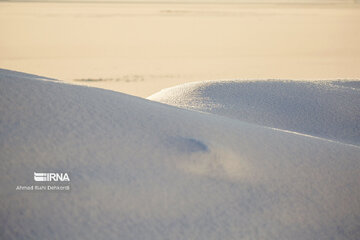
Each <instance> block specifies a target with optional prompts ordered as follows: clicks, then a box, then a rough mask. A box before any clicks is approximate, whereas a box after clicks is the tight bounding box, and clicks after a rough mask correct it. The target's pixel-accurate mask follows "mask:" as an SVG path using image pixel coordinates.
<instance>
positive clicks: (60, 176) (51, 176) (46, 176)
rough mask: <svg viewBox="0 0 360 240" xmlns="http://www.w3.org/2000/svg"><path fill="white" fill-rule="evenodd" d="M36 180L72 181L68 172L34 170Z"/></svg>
mask: <svg viewBox="0 0 360 240" xmlns="http://www.w3.org/2000/svg"><path fill="white" fill-rule="evenodd" d="M34 180H35V181H36V182H58V181H60V182H70V178H69V175H68V174H67V173H37V172H34Z"/></svg>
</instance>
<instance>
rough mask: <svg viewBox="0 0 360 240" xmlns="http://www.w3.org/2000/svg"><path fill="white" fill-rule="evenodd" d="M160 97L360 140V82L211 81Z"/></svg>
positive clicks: (299, 129) (278, 125) (263, 122)
mask: <svg viewBox="0 0 360 240" xmlns="http://www.w3.org/2000/svg"><path fill="white" fill-rule="evenodd" d="M149 99H151V100H154V101H159V102H163V103H166V104H170V105H174V106H178V107H181V108H186V109H193V110H197V111H202V112H210V113H215V114H218V115H223V116H227V117H231V118H235V119H238V120H241V121H246V122H250V123H256V124H259V125H264V126H268V127H273V128H279V129H284V130H289V131H295V132H298V133H303V134H309V135H312V136H318V137H323V138H328V139H332V140H335V141H341V142H345V143H350V144H354V145H360V81H312V82H310V81H279V80H268V81H227V80H224V81H207V82H195V83H188V84H184V85H180V86H175V87H172V88H168V89H164V90H162V91H160V92H159V93H156V94H154V95H152V96H150V97H149Z"/></svg>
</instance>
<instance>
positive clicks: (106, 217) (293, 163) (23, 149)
mask: <svg viewBox="0 0 360 240" xmlns="http://www.w3.org/2000/svg"><path fill="white" fill-rule="evenodd" d="M280 104H281V103H280ZM0 159H1V161H0V171H1V172H0V185H1V190H0V222H1V224H0V238H1V239H137V240H138V239H276V240H278V239H295V240H296V239H359V236H360V182H359V181H360V180H359V176H360V162H359V159H360V148H359V147H356V146H352V145H347V144H343V143H337V142H332V141H328V140H324V139H318V138H313V137H309V136H302V135H299V134H293V133H289V132H284V131H280V130H276V129H271V128H266V127H262V126H258V125H253V124H249V123H245V122H241V121H239V120H236V119H230V118H226V117H222V116H217V115H213V114H206V113H201V112H195V111H189V110H185V109H180V108H176V107H173V106H168V105H165V104H161V103H156V102H151V101H149V100H145V99H141V98H137V97H133V96H129V95H125V94H121V93H117V92H111V91H107V90H101V89H96V88H88V87H82V86H73V85H68V84H63V83H60V82H56V81H52V80H50V79H45V78H41V77H38V76H30V75H24V74H22V73H17V72H11V71H7V70H0ZM34 171H36V172H68V173H69V176H70V179H71V191H70V192H59V191H54V192H27V191H16V190H15V188H16V186H17V185H26V184H27V185H31V184H35V183H34V182H33V180H32V179H33V172H34Z"/></svg>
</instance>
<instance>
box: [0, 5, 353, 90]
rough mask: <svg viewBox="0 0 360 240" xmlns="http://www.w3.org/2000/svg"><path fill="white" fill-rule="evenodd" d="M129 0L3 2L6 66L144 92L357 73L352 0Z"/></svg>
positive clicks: (1, 58)
mask: <svg viewBox="0 0 360 240" xmlns="http://www.w3.org/2000/svg"><path fill="white" fill-rule="evenodd" d="M126 2H127V3H119V2H116V3H111V1H106V2H101V1H98V2H96V3H90V2H89V1H86V3H84V2H83V1H77V2H71V3H66V1H57V2H52V3H49V1H43V2H6V1H2V2H0V32H1V38H0V68H7V69H12V70H18V71H24V72H29V73H34V74H39V75H45V76H48V77H54V78H58V79H60V80H63V81H66V82H72V83H76V84H85V85H90V86H96V87H103V88H107V89H112V90H116V91H121V92H125V93H129V94H132V95H137V96H142V97H146V96H148V95H150V94H152V93H154V92H157V91H159V90H160V89H162V88H165V87H170V86H173V85H176V84H180V83H184V82H190V81H202V80H215V79H233V78H234V79H235V78H236V79H268V78H277V79H278V78H280V79H338V78H341V79H344V78H347V79H354V78H360V44H359V43H360V27H359V23H360V8H359V5H358V4H354V3H353V1H337V2H338V3H328V2H329V1H322V0H317V1H312V3H294V4H275V3H256V4H254V3H252V4H248V3H235V2H238V1H231V2H232V3H230V1H227V3H226V4H225V3H224V4H223V3H221V1H217V3H195V2H193V1H192V2H193V4H187V3H170V2H171V1H167V3H159V2H160V1H156V2H158V3H149V2H150V1H146V0H143V1H141V2H143V3H133V2H135V1H126ZM152 2H153V1H152ZM182 2H185V1H182ZM196 2H201V0H200V1H196ZM207 2H209V1H207ZM214 2H215V1H214ZM241 2H244V1H241ZM256 2H259V1H256ZM278 2H280V1H278ZM286 2H287V3H290V2H300V1H286ZM301 2H304V1H301ZM331 2H333V1H331Z"/></svg>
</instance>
